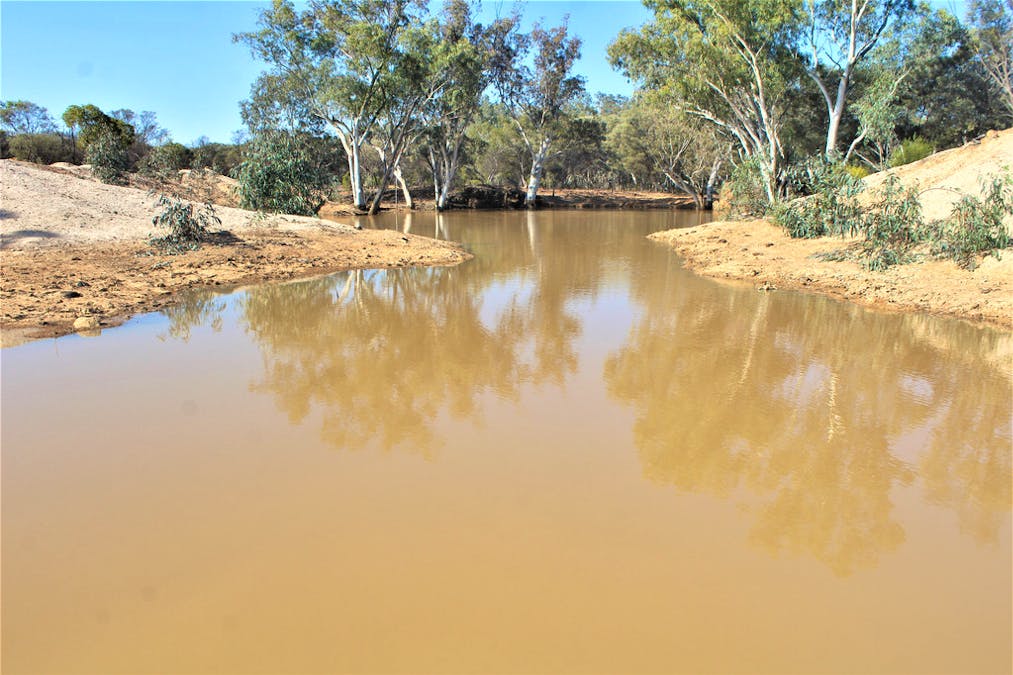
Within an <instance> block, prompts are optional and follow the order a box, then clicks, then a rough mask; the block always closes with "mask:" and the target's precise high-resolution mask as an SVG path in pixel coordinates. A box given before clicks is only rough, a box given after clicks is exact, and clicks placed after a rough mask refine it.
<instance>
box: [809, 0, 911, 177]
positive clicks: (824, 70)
mask: <svg viewBox="0 0 1013 675" xmlns="http://www.w3.org/2000/svg"><path fill="white" fill-rule="evenodd" d="M805 7H806V10H807V12H808V15H809V17H808V25H807V26H806V31H805V40H804V41H803V42H802V45H804V47H805V51H806V57H807V68H806V72H807V73H808V75H809V77H810V78H811V79H812V80H813V82H815V83H816V86H817V87H818V88H819V90H820V93H821V94H822V95H823V99H824V101H825V102H826V106H827V140H826V146H825V148H824V154H825V156H826V157H827V158H834V157H836V156H837V154H838V147H837V146H838V135H839V133H840V128H841V120H842V119H843V118H844V114H845V108H846V106H847V104H848V99H849V96H850V94H851V90H852V80H853V78H854V75H855V68H856V67H858V66H859V64H860V63H861V62H862V61H863V60H864V59H865V58H866V57H868V56H869V53H870V52H872V50H873V49H874V48H875V47H876V45H877V43H879V41H880V38H881V37H882V36H883V34H884V32H885V31H886V30H887V28H888V27H889V26H890V24H891V23H895V24H896V23H901V22H903V21H904V20H905V18H906V16H907V14H908V13H909V12H910V11H911V10H912V9H913V3H912V0H881V1H877V0H805Z"/></svg>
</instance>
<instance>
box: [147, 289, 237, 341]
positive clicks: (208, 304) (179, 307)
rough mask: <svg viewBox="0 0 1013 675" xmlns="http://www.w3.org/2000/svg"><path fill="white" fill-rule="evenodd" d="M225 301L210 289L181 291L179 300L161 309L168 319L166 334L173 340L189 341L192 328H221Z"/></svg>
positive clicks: (216, 329) (217, 329)
mask: <svg viewBox="0 0 1013 675" xmlns="http://www.w3.org/2000/svg"><path fill="white" fill-rule="evenodd" d="M224 311H225V302H224V301H223V300H222V299H221V294H220V293H216V292H215V291H213V290H210V289H197V290H193V291H190V292H187V293H183V294H181V295H180V297H179V302H178V303H177V304H175V305H172V306H171V307H166V308H165V309H163V310H162V314H163V315H165V317H166V318H167V319H168V320H169V327H168V329H167V331H166V335H164V336H162V338H163V339H164V338H166V337H170V338H172V339H174V340H181V341H183V342H189V341H190V336H191V334H192V331H193V329H194V328H196V327H199V326H207V327H209V328H211V330H213V331H215V332H216V333H217V332H218V331H220V330H221V329H222V312H224Z"/></svg>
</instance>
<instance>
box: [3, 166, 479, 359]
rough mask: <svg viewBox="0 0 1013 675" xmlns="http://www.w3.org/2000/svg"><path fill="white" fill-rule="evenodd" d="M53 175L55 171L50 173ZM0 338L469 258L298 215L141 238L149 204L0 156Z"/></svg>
mask: <svg viewBox="0 0 1013 675" xmlns="http://www.w3.org/2000/svg"><path fill="white" fill-rule="evenodd" d="M58 169H59V167H58ZM0 186H2V193H0V196H2V202H0V335H2V341H3V342H2V343H3V346H10V345H13V344H18V343H20V342H24V341H25V340H29V339H34V338H41V337H54V336H58V335H63V334H66V333H70V332H72V331H73V330H74V322H75V321H76V320H79V319H82V318H83V321H80V322H79V325H82V324H88V325H89V329H90V330H94V329H95V328H98V329H99V330H101V328H103V327H107V326H114V325H117V324H120V323H122V322H123V321H125V320H126V319H127V318H129V317H130V315H132V314H136V313H140V312H149V311H154V310H158V309H160V308H162V307H165V306H167V305H170V304H172V303H173V302H174V301H175V299H176V298H177V296H178V294H180V293H181V292H184V291H187V290H190V289H194V288H201V287H209V286H210V287H226V288H229V287H234V286H237V285H241V284H248V283H257V282H262V281H268V280H281V279H293V278H299V277H308V276H315V275H322V274H330V273H332V272H336V271H340V270H346V269H358V268H391V267H405V266H411V265H452V264H456V263H459V262H461V261H463V260H466V259H468V258H469V257H470V255H469V254H468V253H467V252H465V251H464V250H462V249H461V248H460V247H459V246H456V245H454V244H449V243H446V242H440V241H436V240H434V239H429V238H427V237H418V236H414V235H402V234H400V233H397V232H391V231H379V230H357V229H355V228H354V227H351V226H349V225H343V224H340V223H335V222H329V221H323V220H320V219H316V218H303V217H297V216H274V217H270V218H264V217H262V216H258V215H257V214H255V213H252V212H249V211H242V210H239V209H233V208H228V207H220V208H218V209H217V212H218V215H219V216H220V217H221V220H222V231H221V232H219V233H217V234H215V235H214V236H213V237H212V240H211V241H209V242H207V243H205V244H204V245H203V246H202V247H201V248H200V249H199V250H197V251H191V252H187V253H184V254H181V255H169V254H166V253H162V252H159V251H158V250H157V249H155V248H153V247H152V246H151V245H150V244H149V242H148V239H149V237H150V236H151V235H152V234H153V233H154V227H153V226H152V224H151V218H152V216H153V215H154V214H155V213H156V209H155V208H154V206H153V204H154V198H153V197H152V196H151V195H150V194H149V193H148V192H147V191H146V190H144V189H138V188H134V187H119V186H111V185H104V184H102V183H98V182H95V181H93V180H89V179H88V178H87V176H78V175H74V172H72V171H71V170H68V169H63V170H55V171H54V170H46V169H42V168H40V167H36V166H34V165H31V164H23V163H20V162H15V161H12V160H4V161H0Z"/></svg>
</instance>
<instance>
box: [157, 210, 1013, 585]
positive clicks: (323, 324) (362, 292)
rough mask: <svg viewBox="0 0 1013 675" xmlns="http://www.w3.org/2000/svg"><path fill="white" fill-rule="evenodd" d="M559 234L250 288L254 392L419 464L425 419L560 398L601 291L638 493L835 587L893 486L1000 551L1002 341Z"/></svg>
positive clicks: (608, 229)
mask: <svg viewBox="0 0 1013 675" xmlns="http://www.w3.org/2000/svg"><path fill="white" fill-rule="evenodd" d="M471 217H472V216H469V218H471ZM441 218H442V217H441ZM576 218H577V216H576V215H573V216H571V215H557V214H537V215H535V214H530V213H528V214H490V215H487V216H484V220H482V224H481V231H480V233H476V231H475V230H472V231H470V232H469V230H468V221H466V220H464V219H458V220H454V221H452V222H453V227H452V228H450V227H448V225H447V223H446V222H443V221H440V220H438V221H434V222H436V224H435V225H434V224H433V223H429V222H428V221H426V220H424V219H420V218H414V222H410V219H409V218H404V220H403V222H399V223H398V226H399V227H401V228H409V229H412V230H413V231H421V230H422V229H424V230H425V231H426V232H429V231H431V230H430V228H431V227H432V228H436V229H437V231H438V232H446V231H448V230H451V231H453V232H454V236H458V237H461V238H462V240H465V241H470V240H472V238H473V237H476V238H477V240H478V241H479V242H480V246H481V247H482V248H481V250H480V251H478V252H477V253H478V255H477V256H476V258H475V259H474V260H471V261H469V262H468V263H465V264H464V265H462V266H460V267H455V268H444V269H407V270H398V271H391V272H383V271H366V272H361V271H360V272H348V273H344V274H339V275H335V276H332V277H327V278H320V279H315V280H310V281H305V282H299V283H291V284H284V285H271V286H262V287H257V288H254V289H251V290H250V291H248V292H247V293H246V294H245V295H244V296H241V297H240V299H239V303H240V310H241V313H242V316H243V319H242V320H243V322H244V323H245V326H246V328H247V331H248V332H249V334H250V335H251V336H252V338H253V339H254V340H255V341H256V343H257V344H258V345H259V346H260V349H261V352H262V355H263V363H264V375H263V377H262V378H260V379H259V380H258V381H257V382H256V383H255V384H254V385H253V389H254V390H255V391H258V392H265V393H269V394H270V395H272V396H273V397H274V400H275V401H276V404H277V406H278V407H279V409H281V410H282V411H284V412H285V413H286V414H287V415H288V417H289V419H290V420H291V421H293V422H303V421H305V420H307V419H308V418H310V416H311V415H313V416H314V420H315V416H317V415H319V417H320V418H321V422H320V428H321V436H322V438H323V439H324V440H325V441H326V442H328V443H330V444H332V445H333V446H335V447H337V448H342V449H360V448H368V447H379V448H382V449H385V450H391V449H394V448H398V449H400V450H403V451H409V452H418V453H421V454H423V455H424V456H427V457H428V456H432V455H433V453H434V452H435V450H436V449H438V448H439V447H440V445H441V444H442V441H443V439H442V437H441V427H440V426H439V420H440V419H441V416H445V417H452V418H455V419H458V420H471V421H476V420H478V419H480V417H481V409H482V399H483V396H485V395H487V394H493V395H495V396H498V397H500V398H502V399H506V400H517V399H519V398H520V397H521V396H522V395H523V392H522V389H523V387H524V386H526V385H531V386H539V385H548V386H553V387H560V388H563V387H565V386H566V383H567V381H568V379H569V377H570V376H571V375H572V374H573V373H575V372H576V371H577V370H578V368H579V367H580V366H581V363H580V359H581V358H582V355H581V353H580V352H579V351H578V347H577V341H578V338H579V337H580V336H581V335H582V333H583V330H584V327H583V319H582V317H581V316H580V313H579V310H578V309H577V307H578V306H579V304H578V303H579V302H580V301H584V300H589V299H590V300H593V299H594V298H595V297H596V296H597V294H598V293H599V292H600V291H601V289H602V288H604V287H605V286H606V281H608V280H610V279H611V282H612V283H613V284H614V283H616V280H617V279H618V280H619V281H618V283H619V284H621V285H623V286H624V287H625V286H626V285H628V286H629V289H630V290H629V293H630V294H631V300H630V301H629V302H630V303H631V304H638V305H640V308H641V311H639V312H637V314H636V315H637V316H638V317H639V318H637V319H636V323H635V325H634V326H633V327H632V329H631V331H630V333H629V336H628V338H627V342H626V344H625V345H624V346H623V347H622V348H620V349H619V350H617V351H615V352H614V353H612V354H611V355H610V356H609V357H608V359H607V360H606V362H605V365H604V381H605V386H606V387H607V390H608V392H609V394H610V395H611V396H612V397H613V399H614V400H616V401H619V402H621V403H623V404H626V405H630V406H632V407H633V408H634V410H635V412H636V419H635V423H634V428H633V435H634V440H635V444H636V448H637V453H638V455H639V459H640V463H641V465H642V467H643V472H644V474H645V476H646V477H647V478H648V479H650V480H652V481H655V482H658V483H663V484H668V485H672V486H674V487H676V488H677V489H679V490H682V491H686V492H693V493H706V494H712V495H716V496H719V497H722V498H732V497H734V498H743V499H745V501H746V503H747V510H748V512H749V513H750V514H751V518H752V528H751V534H750V537H751V539H752V540H753V541H754V542H755V543H756V544H757V545H759V546H762V547H764V548H766V549H768V550H770V551H771V552H773V553H778V552H793V553H800V554H804V555H811V556H813V557H815V558H816V559H818V560H821V561H823V562H824V563H826V564H827V565H828V566H829V567H831V568H832V569H833V570H834V571H835V572H836V573H837V574H840V575H847V574H850V573H851V572H853V571H855V570H858V569H862V568H870V567H873V566H875V565H876V564H877V562H878V561H879V559H880V558H881V557H882V556H883V555H884V554H886V553H889V552H890V551H894V550H896V549H897V548H898V547H899V546H900V545H901V544H902V543H903V542H904V540H905V536H906V535H905V529H904V524H903V523H902V522H900V519H899V518H900V517H899V516H898V514H897V513H896V510H895V508H894V500H895V499H896V492H897V490H898V488H908V489H915V490H919V491H921V492H922V493H923V494H924V495H925V497H926V499H927V500H929V501H930V502H932V503H935V504H938V505H940V506H943V507H945V508H948V509H951V510H952V512H953V513H954V514H955V516H956V518H957V519H958V522H959V524H960V526H961V528H962V530H963V531H965V532H966V533H968V534H969V535H970V536H972V537H973V538H974V539H975V540H976V541H977V542H979V543H984V544H990V543H994V542H997V541H998V537H999V534H1000V532H1001V528H1002V526H1003V524H1004V523H1006V522H1008V517H1009V511H1010V506H1011V491H1010V481H1009V476H1010V475H1011V472H1013V468H1011V458H1010V455H1011V430H1010V416H1009V410H1010V399H1011V383H1010V354H1011V345H1013V338H1011V337H1010V336H1009V335H1004V334H1001V333H997V332H995V331H988V330H981V329H977V328H974V327H972V326H969V325H966V324H963V323H960V322H955V321H943V320H937V319H932V318H927V317H919V316H912V315H905V316H883V315H878V314H874V313H871V312H868V311H866V310H863V309H860V308H857V307H854V306H851V305H846V304H841V303H835V302H829V301H824V300H820V299H818V298H813V297H811V296H805V295H799V294H790V293H778V294H775V295H767V294H759V293H756V292H755V291H752V290H737V289H728V288H726V287H723V286H719V285H717V284H714V283H712V282H707V281H702V280H700V279H698V278H696V277H692V276H690V275H687V274H685V273H683V272H681V271H680V270H678V268H677V266H676V265H677V263H674V262H673V261H672V260H671V258H670V256H669V255H668V254H667V253H666V252H664V251H663V250H661V249H659V248H658V247H653V246H650V245H647V244H646V243H645V242H643V239H642V238H643V235H644V231H643V229H642V228H637V227H630V226H629V223H628V222H625V221H622V218H623V216H622V215H620V214H596V216H595V218H593V219H588V220H587V221H586V222H578V221H576ZM613 219H615V220H613ZM575 223H576V224H575ZM220 312H221V307H220V305H219V304H218V303H217V302H216V301H215V300H214V296H213V295H208V296H206V297H204V296H194V297H193V298H192V299H191V300H190V302H188V303H185V304H184V305H182V306H180V307H178V308H173V309H171V310H169V311H167V315H168V316H169V318H170V334H172V335H174V336H177V337H182V338H184V339H185V336H187V335H189V326H190V325H198V324H205V325H212V326H213V325H215V322H216V321H220V318H219V317H220ZM584 367H585V368H586V367H588V364H584Z"/></svg>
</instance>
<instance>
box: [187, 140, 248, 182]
mask: <svg viewBox="0 0 1013 675" xmlns="http://www.w3.org/2000/svg"><path fill="white" fill-rule="evenodd" d="M190 152H191V161H190V168H192V169H210V170H211V171H214V172H215V173H218V174H221V175H223V176H230V175H232V172H233V171H235V170H236V168H237V167H238V166H239V163H240V162H241V161H242V157H241V153H240V149H239V147H238V146H235V145H226V144H224V143H200V144H198V145H197V147H195V148H194V149H193V150H191V151H190Z"/></svg>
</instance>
